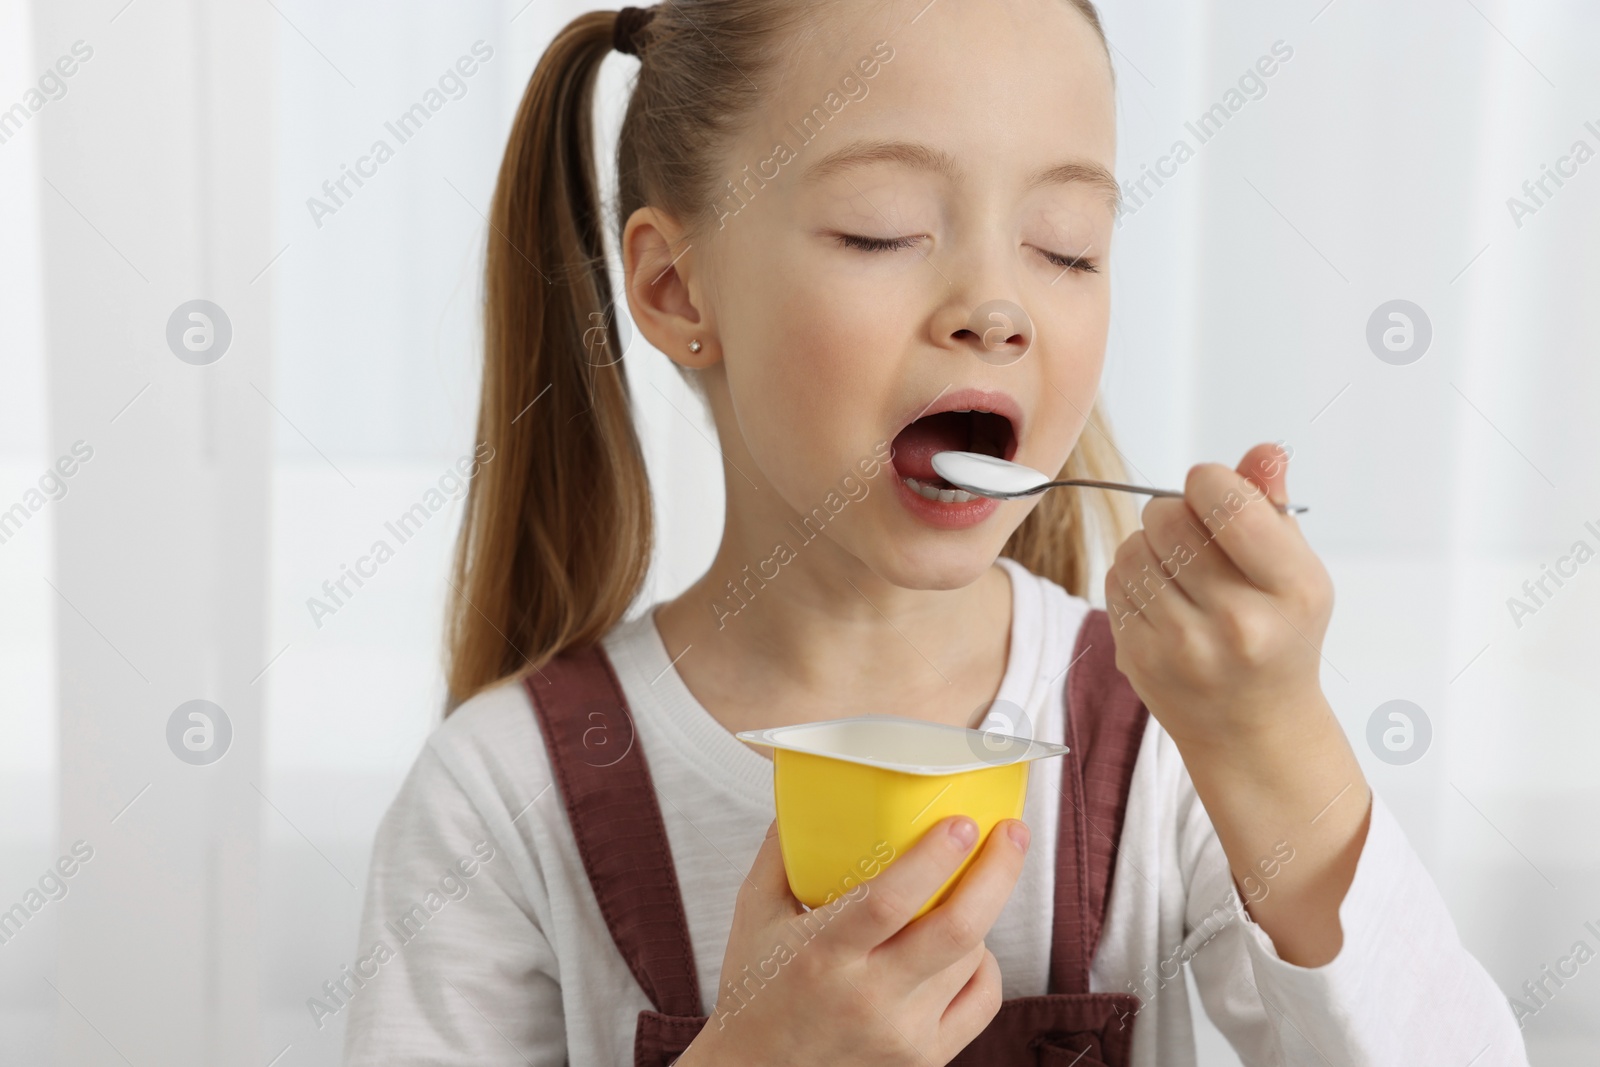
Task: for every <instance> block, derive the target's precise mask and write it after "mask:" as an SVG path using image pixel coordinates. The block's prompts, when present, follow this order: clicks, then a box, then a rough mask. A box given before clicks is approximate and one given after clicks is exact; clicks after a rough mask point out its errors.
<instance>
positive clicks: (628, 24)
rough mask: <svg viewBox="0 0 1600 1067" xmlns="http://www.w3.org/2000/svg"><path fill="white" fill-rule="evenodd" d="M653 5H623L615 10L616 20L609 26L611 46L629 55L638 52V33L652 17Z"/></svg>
mask: <svg viewBox="0 0 1600 1067" xmlns="http://www.w3.org/2000/svg"><path fill="white" fill-rule="evenodd" d="M655 13H656V9H655V8H653V7H625V8H623V9H622V10H621V11H618V12H617V21H616V23H615V24H614V25H613V26H612V28H611V47H612V48H615V49H616V50H617V51H619V52H625V53H627V54H628V55H630V56H636V55H638V54H639V44H638V34H639V31H640V30H642V29H643V28H644V27H645V24H646V23H648V22H649V21H650V20H651V19H652V18H654V17H655Z"/></svg>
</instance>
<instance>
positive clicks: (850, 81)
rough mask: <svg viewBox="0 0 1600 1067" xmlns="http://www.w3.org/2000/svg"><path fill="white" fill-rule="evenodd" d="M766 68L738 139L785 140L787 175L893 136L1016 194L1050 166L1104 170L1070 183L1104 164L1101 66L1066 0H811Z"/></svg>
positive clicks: (1097, 46)
mask: <svg viewBox="0 0 1600 1067" xmlns="http://www.w3.org/2000/svg"><path fill="white" fill-rule="evenodd" d="M775 74H776V78H775V82H776V84H775V85H774V86H773V88H772V90H771V93H770V95H769V104H768V106H767V107H765V108H764V109H763V112H762V114H761V116H760V117H759V118H758V120H757V121H756V123H755V124H754V126H753V128H752V129H751V130H750V131H749V132H748V133H747V134H746V136H745V137H744V138H743V140H744V141H745V142H746V145H747V150H753V149H755V148H764V149H767V150H768V151H770V149H771V147H772V146H774V145H776V144H779V143H783V144H786V145H788V146H789V148H790V149H791V150H792V151H793V153H794V156H795V158H794V159H793V161H792V162H790V163H789V164H788V165H786V166H785V167H784V168H783V169H784V170H785V171H786V172H787V174H788V176H789V179H790V180H797V181H801V182H804V181H807V180H809V179H808V172H816V173H815V174H813V175H811V177H815V176H816V174H820V172H821V171H824V170H828V169H835V170H837V167H838V163H839V160H838V158H837V157H838V154H839V153H840V151H841V150H842V149H845V148H847V147H849V146H852V145H857V146H859V145H862V144H868V145H871V144H877V145H884V144H890V143H893V142H914V143H919V144H922V145H925V146H927V147H928V148H929V149H931V150H932V155H931V156H930V158H928V159H926V160H924V161H922V163H923V164H924V165H923V167H922V169H926V170H929V171H930V172H936V173H941V174H942V175H943V176H944V177H945V178H946V179H947V180H952V181H954V180H969V179H978V178H981V177H984V176H993V175H995V174H997V173H1003V174H1005V175H1006V176H1008V177H1011V178H1013V179H1014V180H1015V182H1016V184H1017V185H1018V186H1019V188H1026V187H1027V186H1028V185H1029V184H1030V182H1032V181H1035V180H1037V179H1038V178H1039V176H1040V175H1041V174H1042V173H1044V172H1046V171H1047V170H1049V169H1050V168H1053V167H1056V166H1057V165H1059V164H1061V163H1063V162H1083V163H1086V164H1089V165H1091V166H1090V169H1091V170H1093V169H1094V166H1095V165H1097V166H1098V168H1099V169H1100V170H1101V171H1102V172H1103V174H1100V175H1094V174H1090V173H1088V172H1085V173H1084V174H1083V175H1080V176H1081V177H1103V176H1104V175H1108V174H1109V173H1110V171H1111V169H1112V168H1113V166H1114V165H1115V157H1116V121H1115V105H1114V95H1113V89H1112V80H1111V68H1110V63H1109V60H1108V59H1107V57H1106V50H1105V46H1104V45H1103V44H1102V43H1101V41H1100V39H1099V37H1098V36H1097V34H1096V33H1095V31H1094V28H1093V27H1092V26H1090V25H1089V23H1088V21H1087V20H1086V19H1085V18H1084V16H1083V15H1082V14H1081V13H1080V12H1078V10H1077V9H1076V8H1075V7H1074V6H1073V5H1072V4H1071V3H1070V2H1069V0H934V2H933V3H931V4H929V3H927V0H904V2H902V0H883V2H880V3H861V4H859V6H854V5H835V4H823V5H820V6H819V7H818V9H817V14H816V17H815V19H814V20H813V22H812V23H811V25H809V26H808V27H807V29H806V31H805V32H804V33H803V34H802V35H800V37H799V38H798V39H796V40H795V41H794V42H793V44H792V45H791V46H789V47H788V48H787V49H786V54H785V55H784V60H783V63H782V65H781V67H780V69H779V70H778V71H776V72H775ZM878 155H879V157H880V158H882V159H886V160H895V161H897V162H900V163H902V164H907V163H910V164H913V165H915V163H916V161H915V160H911V159H908V158H905V156H904V153H900V154H899V157H900V158H898V159H897V158H896V155H897V154H896V153H893V152H888V153H882V152H880V153H878ZM1071 176H1072V175H1066V174H1059V173H1058V174H1055V175H1053V177H1055V178H1060V177H1071Z"/></svg>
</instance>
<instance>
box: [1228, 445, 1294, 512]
mask: <svg viewBox="0 0 1600 1067" xmlns="http://www.w3.org/2000/svg"><path fill="white" fill-rule="evenodd" d="M1238 472H1239V474H1241V475H1242V476H1244V477H1245V478H1248V479H1249V480H1250V481H1252V482H1254V483H1255V484H1256V485H1258V486H1260V487H1261V490H1262V491H1263V492H1265V493H1266V494H1267V499H1269V500H1271V501H1272V502H1273V503H1274V504H1287V503H1288V502H1289V452H1288V450H1287V449H1286V448H1284V447H1283V446H1282V445H1274V444H1262V445H1256V446H1255V447H1254V448H1252V449H1251V450H1250V451H1248V452H1246V453H1245V454H1244V459H1242V460H1240V461H1239V467H1238Z"/></svg>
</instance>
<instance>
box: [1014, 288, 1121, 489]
mask: <svg viewBox="0 0 1600 1067" xmlns="http://www.w3.org/2000/svg"><path fill="white" fill-rule="evenodd" d="M1063 284H1065V279H1063ZM1109 321H1110V310H1109V300H1108V299H1105V298H1103V297H1102V296H1101V295H1099V294H1096V293H1083V294H1077V295H1074V296H1072V297H1069V298H1066V299H1062V298H1057V302H1056V304H1055V305H1054V306H1053V307H1052V308H1051V315H1050V318H1049V320H1048V321H1047V322H1046V323H1044V324H1043V325H1042V326H1041V331H1040V332H1041V340H1042V341H1043V340H1045V339H1046V338H1047V339H1048V340H1047V343H1046V344H1045V346H1044V352H1043V356H1044V367H1043V374H1044V377H1045V379H1046V381H1045V383H1044V384H1042V385H1041V386H1040V388H1039V391H1038V398H1039V409H1038V410H1037V412H1036V413H1035V416H1034V425H1033V432H1032V433H1030V434H1029V437H1030V441H1028V442H1024V444H1025V445H1031V446H1032V447H1029V448H1028V452H1029V454H1030V455H1031V457H1032V458H1034V459H1035V460H1038V461H1039V462H1038V463H1037V464H1033V465H1036V466H1039V467H1040V468H1041V469H1060V465H1061V464H1064V463H1065V462H1066V458H1067V454H1068V453H1069V452H1071V451H1072V447H1073V445H1074V444H1076V442H1077V440H1078V438H1079V436H1080V435H1081V434H1082V433H1084V432H1086V431H1085V430H1084V427H1085V425H1086V423H1087V420H1088V417H1089V413H1090V409H1092V408H1093V407H1094V402H1095V398H1096V396H1097V395H1098V394H1099V391H1100V372H1101V369H1102V368H1103V366H1104V364H1105V351H1106V329H1107V325H1108V323H1109ZM1018 460H1019V462H1024V463H1026V462H1027V460H1025V459H1022V458H1021V452H1020V451H1019V453H1018ZM1052 463H1054V464H1055V466H1054V467H1051V464H1052Z"/></svg>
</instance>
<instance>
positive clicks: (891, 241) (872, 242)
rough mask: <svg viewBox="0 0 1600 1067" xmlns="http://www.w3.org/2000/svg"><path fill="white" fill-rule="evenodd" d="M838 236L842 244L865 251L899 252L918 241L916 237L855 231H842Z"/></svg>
mask: <svg viewBox="0 0 1600 1067" xmlns="http://www.w3.org/2000/svg"><path fill="white" fill-rule="evenodd" d="M837 236H838V238H839V243H840V244H841V245H843V246H845V247H846V248H858V249H860V250H861V251H863V252H898V251H900V250H901V249H902V248H910V247H911V246H912V245H914V244H916V243H917V239H916V238H915V237H863V236H861V235H860V234H854V233H841V234H838V235H837Z"/></svg>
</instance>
